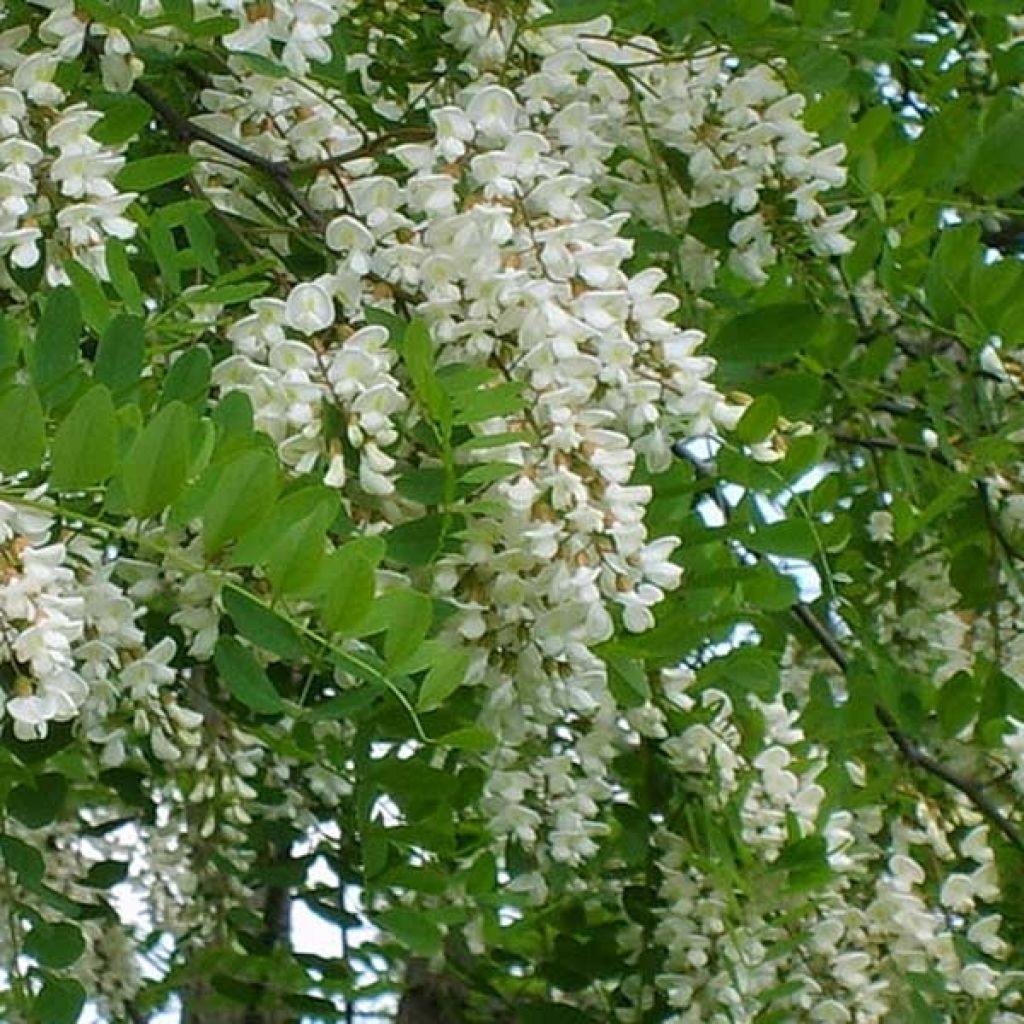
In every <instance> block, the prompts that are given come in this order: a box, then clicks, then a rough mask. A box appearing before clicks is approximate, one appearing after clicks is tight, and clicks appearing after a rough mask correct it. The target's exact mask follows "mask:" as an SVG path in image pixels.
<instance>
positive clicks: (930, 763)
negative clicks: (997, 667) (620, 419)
mask: <svg viewBox="0 0 1024 1024" xmlns="http://www.w3.org/2000/svg"><path fill="white" fill-rule="evenodd" d="M852 440H859V439H856V438H854V439H852ZM875 440H877V441H880V442H882V443H881V444H880V445H879V446H880V447H884V448H897V449H898V448H900V447H902V446H901V445H900V443H899V442H897V441H893V442H891V443H889V439H887V438H877V439H875ZM674 451H675V453H676V454H677V455H678V456H680V457H681V458H684V459H686V460H687V461H688V462H689V463H690V464H691V465H692V466H693V467H694V470H695V471H696V473H697V476H698V477H702V478H704V479H714V475H715V470H714V468H713V466H711V465H709V464H708V463H707V462H704V461H703V460H701V459H698V458H696V457H694V456H693V455H691V454H690V453H689V452H688V451H687V450H686V448H685V447H684V446H680V445H676V446H675V448H674ZM924 451H926V452H928V454H929V455H931V454H933V453H932V452H931V449H924ZM936 454H937V453H936ZM714 500H715V501H716V503H717V504H718V506H719V508H720V510H721V512H722V514H723V515H724V516H725V517H726V518H728V515H729V511H730V510H729V507H728V505H727V504H725V503H724V501H723V499H722V497H721V495H720V494H718V493H717V492H715V494H714ZM986 505H987V500H986ZM754 557H755V558H756V559H758V560H759V561H760V557H761V556H759V555H757V554H756V553H755V554H754ZM790 612H791V614H792V615H793V617H794V618H795V619H797V621H798V622H800V623H801V624H802V625H803V626H804V628H805V629H807V631H808V632H809V633H810V634H811V635H812V636H813V637H814V639H815V640H817V642H818V643H819V644H820V646H821V648H822V650H824V651H825V653H826V654H827V655H828V656H829V658H830V659H831V660H832V662H833V663H834V664H835V666H836V667H837V668H838V669H839V671H840V672H842V673H843V674H844V675H845V674H846V673H847V672H848V671H849V669H850V659H849V657H848V655H847V654H846V652H845V651H844V650H843V648H842V645H841V644H840V643H839V641H838V640H837V639H836V637H835V635H834V634H833V633H832V631H831V630H830V629H829V628H828V627H827V626H826V625H825V624H824V623H823V622H822V621H821V620H820V619H819V618H818V617H817V616H816V615H815V614H814V612H813V610H812V609H811V608H810V607H809V606H808V605H806V604H804V603H803V602H802V601H798V602H796V603H795V604H793V605H792V606H791V607H790ZM874 711H875V717H876V718H877V719H878V722H879V724H880V725H881V726H882V728H883V729H884V730H885V732H886V735H887V736H888V737H889V739H890V740H892V742H893V744H894V746H895V747H896V749H897V750H898V751H899V752H900V754H902V756H903V759H904V760H905V761H906V762H907V763H908V764H910V765H912V766H914V767H916V768H920V769H921V770H922V771H924V772H927V773H928V774H929V775H933V776H934V777H935V778H937V779H940V780H941V781H942V782H944V783H945V784H946V785H947V786H950V787H951V788H952V789H955V790H957V791H958V792H959V793H961V794H962V795H963V796H965V797H966V798H967V799H968V800H969V801H970V802H971V804H973V805H974V807H975V809H976V810H977V811H978V813H979V814H981V816H982V817H983V818H985V819H986V820H987V821H989V822H990V823H991V824H992V825H994V826H995V827H996V828H997V829H998V830H999V831H1000V832H1001V833H1002V834H1003V835H1004V836H1005V837H1006V839H1007V840H1008V841H1009V842H1010V843H1012V844H1013V846H1015V847H1016V848H1017V849H1018V850H1020V851H1021V853H1024V835H1022V834H1021V832H1020V831H1019V830H1018V829H1017V828H1016V827H1015V826H1014V824H1013V823H1012V822H1011V821H1010V819H1009V818H1007V817H1006V815H1005V814H1003V812H1002V811H1001V810H1000V809H999V808H998V807H997V806H996V805H995V803H994V801H993V800H992V798H991V797H990V796H989V795H988V794H987V793H986V792H985V787H984V785H983V784H982V783H981V782H979V781H978V780H977V779H972V778H970V777H969V776H965V775H960V774H959V773H958V772H955V771H953V769H952V768H949V767H947V766H946V765H944V764H942V762H941V761H938V760H937V759H936V758H934V757H932V755H931V754H929V753H928V752H927V751H925V750H924V749H922V748H921V747H920V746H918V744H917V743H916V742H915V741H914V740H912V739H911V738H910V737H909V736H908V735H907V734H906V733H905V732H904V731H903V730H902V729H901V728H900V727H899V723H898V722H897V721H896V719H895V718H894V717H893V715H892V713H891V712H890V711H889V710H888V709H887V708H885V707H883V706H882V705H881V704H875V707H874Z"/></svg>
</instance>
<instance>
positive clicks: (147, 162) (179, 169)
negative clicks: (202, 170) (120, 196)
mask: <svg viewBox="0 0 1024 1024" xmlns="http://www.w3.org/2000/svg"><path fill="white" fill-rule="evenodd" d="M195 165H196V161H195V157H191V156H189V155H188V154H187V153H160V154H158V155H157V156H146V157H143V158H142V159H141V160H133V161H132V162H131V163H128V164H125V165H124V167H122V168H121V170H120V172H119V173H118V175H117V177H116V178H115V179H114V183H115V184H116V185H117V187H118V188H119V189H120V190H121V191H122V192H146V191H147V190H149V189H151V188H157V187H158V186H160V185H166V184H167V183H168V182H171V181H177V180H178V179H179V178H184V177H186V176H187V175H189V174H191V173H192V168H193V167H195Z"/></svg>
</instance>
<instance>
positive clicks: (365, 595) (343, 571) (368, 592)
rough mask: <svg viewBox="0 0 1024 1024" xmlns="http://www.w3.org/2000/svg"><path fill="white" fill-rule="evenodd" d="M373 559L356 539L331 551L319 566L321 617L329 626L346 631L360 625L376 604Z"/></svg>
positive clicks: (318, 587)
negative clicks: (374, 603) (321, 565)
mask: <svg viewBox="0 0 1024 1024" xmlns="http://www.w3.org/2000/svg"><path fill="white" fill-rule="evenodd" d="M375 589H376V574H375V572H374V563H373V561H371V560H370V558H368V557H367V555H366V551H365V546H364V545H362V544H361V543H360V542H359V541H353V542H351V543H349V544H346V545H345V546H344V547H341V548H339V549H338V550H337V551H334V552H332V553H331V554H330V555H329V556H328V557H327V559H326V561H325V562H324V565H323V568H322V569H321V570H320V579H319V581H318V584H317V590H318V592H319V594H320V599H319V601H318V604H319V608H320V617H321V619H322V620H323V622H324V625H325V626H327V628H328V629H330V630H332V631H334V632H336V633H346V632H349V631H351V630H352V629H354V628H355V627H356V626H358V625H359V624H360V623H361V622H362V621H363V620H364V619H365V618H366V616H367V613H368V612H369V611H370V607H371V605H372V604H373V595H374V591H375Z"/></svg>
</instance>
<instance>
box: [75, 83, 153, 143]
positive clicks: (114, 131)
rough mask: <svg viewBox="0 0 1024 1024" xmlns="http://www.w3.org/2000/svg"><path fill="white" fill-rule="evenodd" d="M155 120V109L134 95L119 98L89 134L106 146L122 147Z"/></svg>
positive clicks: (128, 94) (129, 94)
mask: <svg viewBox="0 0 1024 1024" xmlns="http://www.w3.org/2000/svg"><path fill="white" fill-rule="evenodd" d="M152 120H153V109H152V107H150V105H149V104H148V103H146V102H145V101H144V100H141V99H139V97H138V96H136V95H135V94H134V93H127V94H126V95H124V96H119V97H118V98H117V99H116V100H114V102H113V103H112V104H111V105H110V106H109V107H107V110H106V113H104V115H103V116H102V117H101V118H100V119H99V121H97V122H96V124H94V125H93V126H92V128H91V129H90V130H89V134H90V135H91V136H92V137H93V138H94V139H95V140H96V141H97V142H102V143H103V144H104V145H105V146H120V145H121V143H122V142H127V141H128V140H129V139H131V138H133V137H134V136H136V135H138V133H139V132H140V131H142V129H143V128H145V127H146V125H147V124H149V122H150V121H152Z"/></svg>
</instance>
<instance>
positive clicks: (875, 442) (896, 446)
mask: <svg viewBox="0 0 1024 1024" xmlns="http://www.w3.org/2000/svg"><path fill="white" fill-rule="evenodd" d="M832 438H833V440H835V441H838V442H839V443H840V444H845V445H851V446H852V447H855V448H870V449H873V450H875V451H887V452H904V453H906V454H907V455H915V456H917V457H918V458H922V459H929V460H930V461H931V462H935V463H938V465H940V466H945V467H946V468H947V469H955V468H956V467H955V466H954V465H953V464H952V463H951V462H950V461H949V459H948V458H947V457H946V456H945V455H943V454H942V452H940V451H937V450H935V449H933V448H927V447H925V446H924V445H923V444H907V443H905V442H903V441H900V440H899V439H898V438H895V437H858V436H857V435H856V434H847V433H844V432H843V431H837V432H835V433H834V434H833V435H832Z"/></svg>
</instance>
